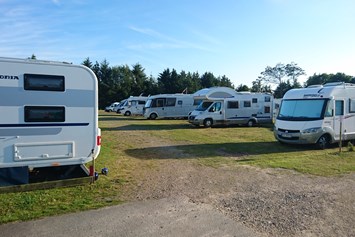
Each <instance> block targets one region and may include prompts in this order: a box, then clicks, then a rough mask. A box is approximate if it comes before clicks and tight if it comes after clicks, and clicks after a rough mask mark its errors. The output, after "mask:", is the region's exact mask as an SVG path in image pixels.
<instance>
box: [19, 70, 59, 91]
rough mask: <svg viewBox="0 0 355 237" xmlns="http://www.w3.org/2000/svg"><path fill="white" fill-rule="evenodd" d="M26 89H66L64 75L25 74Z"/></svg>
mask: <svg viewBox="0 0 355 237" xmlns="http://www.w3.org/2000/svg"><path fill="white" fill-rule="evenodd" d="M24 89H25V90H35V91H64V90H65V88H64V76H54V75H36V74H25V75H24Z"/></svg>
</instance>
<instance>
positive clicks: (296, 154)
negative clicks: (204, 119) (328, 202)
mask: <svg viewBox="0 0 355 237" xmlns="http://www.w3.org/2000/svg"><path fill="white" fill-rule="evenodd" d="M99 119H100V127H101V129H102V148H101V153H100V156H99V157H98V159H97V161H96V167H97V170H100V169H101V168H102V167H108V169H109V175H108V176H100V178H99V180H98V181H97V182H96V183H95V184H91V185H89V184H88V185H83V186H76V187H67V188H56V189H48V190H37V191H31V192H23V193H7V194H0V200H1V202H0V223H6V222H11V221H23V220H30V219H34V218H39V217H43V216H50V215H58V214H63V213H69V212H76V211H81V210H88V209H93V208H99V207H103V206H107V205H115V204H119V203H122V202H124V201H125V200H126V196H125V194H126V193H127V192H130V191H131V190H133V189H134V188H135V186H136V181H137V179H138V178H139V177H142V176H144V172H155V170H156V169H157V168H158V167H159V164H160V163H159V162H161V161H168V159H181V161H182V162H184V160H186V162H187V161H188V162H195V163H196V164H199V165H206V166H212V167H215V168H218V167H221V166H229V167H231V168H233V167H239V166H241V165H249V166H258V167H260V168H282V169H288V170H295V171H297V172H300V173H304V174H309V175H319V176H334V175H344V174H348V173H351V172H354V171H355V152H349V151H347V150H348V148H347V147H346V146H344V148H343V150H344V152H342V153H339V152H338V148H337V147H334V148H330V149H326V150H316V149H314V148H313V147H312V146H286V145H281V144H279V143H278V142H277V141H275V139H274V137H273V133H272V131H271V128H270V127H260V128H258V127H254V128H246V127H217V128H208V129H205V128H195V127H193V126H191V125H189V124H188V123H187V122H186V121H185V120H154V121H152V120H146V119H143V118H140V117H133V118H132V117H124V116H121V115H117V114H113V113H105V112H101V115H100V118H99ZM170 148H173V149H174V151H175V150H176V151H179V152H171V151H172V150H171V149H170ZM168 149H170V150H168Z"/></svg>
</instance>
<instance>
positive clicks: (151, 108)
mask: <svg viewBox="0 0 355 237" xmlns="http://www.w3.org/2000/svg"><path fill="white" fill-rule="evenodd" d="M199 102H200V100H194V97H193V95H192V94H160V95H153V96H149V98H148V100H147V103H146V104H145V106H144V117H146V118H148V119H156V118H187V117H188V115H189V113H191V112H192V111H193V110H194V109H195V108H196V107H197V106H198V105H199Z"/></svg>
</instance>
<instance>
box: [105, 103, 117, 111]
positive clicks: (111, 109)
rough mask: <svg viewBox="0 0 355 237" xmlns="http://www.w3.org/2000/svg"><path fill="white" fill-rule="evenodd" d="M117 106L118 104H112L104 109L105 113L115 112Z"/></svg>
mask: <svg viewBox="0 0 355 237" xmlns="http://www.w3.org/2000/svg"><path fill="white" fill-rule="evenodd" d="M119 106H120V102H113V103H112V104H110V105H109V106H107V107H106V108H105V112H116V111H117V109H118V107H119Z"/></svg>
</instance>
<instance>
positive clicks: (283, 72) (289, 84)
mask: <svg viewBox="0 0 355 237" xmlns="http://www.w3.org/2000/svg"><path fill="white" fill-rule="evenodd" d="M260 74H261V76H259V77H258V79H256V80H255V81H253V87H252V91H253V92H267V91H268V90H270V84H275V85H277V87H276V89H275V91H274V96H275V98H282V97H283V96H284V94H285V93H286V92H287V91H288V90H290V89H293V88H300V87H301V84H300V83H299V82H298V78H299V77H300V76H303V75H305V74H306V73H305V71H304V70H303V69H302V68H300V67H299V66H298V65H297V64H296V63H294V62H291V63H289V64H286V65H284V64H282V63H278V64H276V66H275V67H270V66H267V67H266V68H265V70H264V71H263V72H261V73H260Z"/></svg>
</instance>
